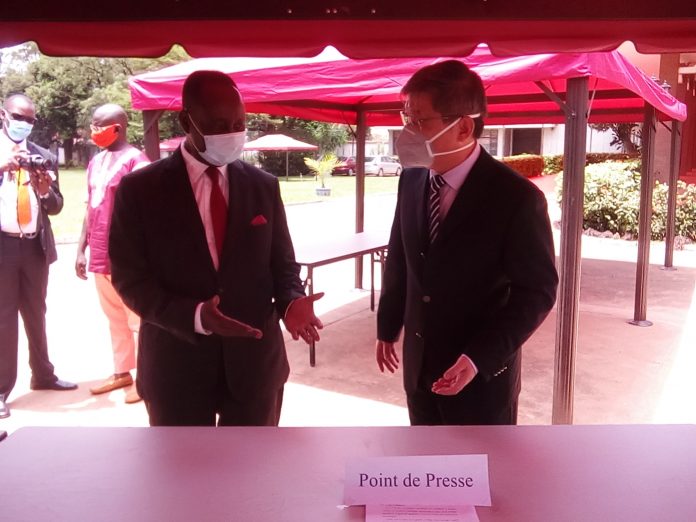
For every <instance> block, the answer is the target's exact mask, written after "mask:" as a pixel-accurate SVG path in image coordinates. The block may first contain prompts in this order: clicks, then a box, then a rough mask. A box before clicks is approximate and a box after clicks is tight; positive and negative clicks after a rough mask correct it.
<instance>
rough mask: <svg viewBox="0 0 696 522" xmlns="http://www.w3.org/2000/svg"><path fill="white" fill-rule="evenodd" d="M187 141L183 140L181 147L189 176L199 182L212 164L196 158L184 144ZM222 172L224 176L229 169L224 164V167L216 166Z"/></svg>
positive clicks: (193, 180)
mask: <svg viewBox="0 0 696 522" xmlns="http://www.w3.org/2000/svg"><path fill="white" fill-rule="evenodd" d="M184 143H185V141H182V142H181V145H180V148H181V155H182V156H183V157H184V163H185V164H186V170H187V171H188V174H189V177H190V178H191V181H192V182H193V183H197V182H198V181H199V180H200V178H201V176H202V175H203V174H205V171H206V169H207V168H208V167H210V165H208V164H207V163H203V162H202V161H199V160H197V159H196V158H194V157H193V154H191V153H190V152H189V151H188V149H186V147H185V146H184ZM216 168H217V169H218V171H219V172H220V174H221V175H222V176H223V177H224V176H225V172H226V171H227V169H226V168H225V166H224V165H223V166H222V167H216Z"/></svg>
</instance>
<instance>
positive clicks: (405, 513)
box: [365, 504, 479, 522]
mask: <svg viewBox="0 0 696 522" xmlns="http://www.w3.org/2000/svg"><path fill="white" fill-rule="evenodd" d="M384 521H387V522H479V518H478V515H477V514H476V508H475V507H474V506H402V505H370V504H368V505H367V506H365V522H384Z"/></svg>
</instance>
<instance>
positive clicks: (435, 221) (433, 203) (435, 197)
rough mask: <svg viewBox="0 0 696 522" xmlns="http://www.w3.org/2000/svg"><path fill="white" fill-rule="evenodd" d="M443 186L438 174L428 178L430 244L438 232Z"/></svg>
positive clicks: (443, 181) (443, 182)
mask: <svg viewBox="0 0 696 522" xmlns="http://www.w3.org/2000/svg"><path fill="white" fill-rule="evenodd" d="M444 184H445V180H444V179H443V178H442V176H440V175H439V174H435V175H434V176H430V198H429V204H430V243H431V244H432V243H433V242H434V241H435V238H437V233H438V232H439V230H440V188H442V186H443V185H444Z"/></svg>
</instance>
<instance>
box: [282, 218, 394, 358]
mask: <svg viewBox="0 0 696 522" xmlns="http://www.w3.org/2000/svg"><path fill="white" fill-rule="evenodd" d="M388 244H389V231H384V230H380V231H375V232H358V233H355V234H350V235H347V236H345V235H344V236H334V237H330V238H326V239H324V240H323V241H322V242H321V243H313V244H304V245H303V244H298V245H295V260H296V261H297V263H298V264H299V265H300V266H301V267H304V268H305V269H306V277H304V279H303V281H302V282H303V284H304V286H305V288H307V290H308V292H309V295H312V294H313V293H314V269H315V268H317V267H320V266H324V265H330V264H331V263H337V262H338V261H345V260H346V259H353V258H356V257H360V256H364V255H369V256H370V310H373V311H374V309H375V264H377V263H378V264H379V265H380V267H381V269H382V271H384V261H385V255H386V251H387V245H388ZM309 364H310V366H314V365H315V364H316V347H315V343H314V342H312V343H310V345H309Z"/></svg>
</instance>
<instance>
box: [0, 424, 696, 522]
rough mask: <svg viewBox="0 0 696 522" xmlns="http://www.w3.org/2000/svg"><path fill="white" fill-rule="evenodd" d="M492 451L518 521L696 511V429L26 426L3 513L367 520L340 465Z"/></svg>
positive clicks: (682, 519) (21, 517)
mask: <svg viewBox="0 0 696 522" xmlns="http://www.w3.org/2000/svg"><path fill="white" fill-rule="evenodd" d="M475 453H485V454H488V455H489V472H490V484H491V493H492V500H493V506H492V507H479V508H477V511H478V514H479V517H480V519H481V520H482V521H483V522H487V521H509V522H513V521H514V522H574V521H578V522H580V521H582V522H587V521H592V522H603V521H611V522H617V521H621V522H623V521H630V522H643V521H646V522H647V521H650V522H653V521H669V522H693V521H694V520H696V426H669V425H663V426H658V425H650V426H646V425H633V426H491V427H438V428H433V427H415V428H414V427H398V428H396V427H395V428H22V429H20V430H18V431H17V432H15V433H14V434H12V435H10V436H9V437H8V438H7V439H6V440H5V441H3V442H1V443H0V519H2V520H8V521H13V522H20V521H44V520H50V521H54V522H62V521H66V522H67V521H70V522H73V521H83V520H84V521H87V520H89V521H92V520H98V521H100V522H109V521H118V522H123V521H124V520H132V521H137V522H149V521H157V522H161V521H167V522H178V521H187V522H189V521H206V522H208V521H211V522H213V521H243V522H256V521H259V522H270V521H274V522H275V521H287V522H304V521H309V522H334V521H346V520H364V508H362V507H352V508H349V509H346V510H339V509H337V508H336V506H337V505H338V504H341V503H342V498H343V477H344V466H345V463H346V462H347V461H348V460H349V459H352V458H356V457H365V456H384V455H438V454H475Z"/></svg>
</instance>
